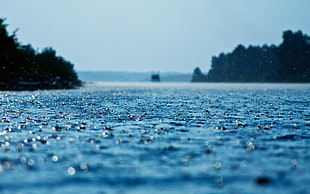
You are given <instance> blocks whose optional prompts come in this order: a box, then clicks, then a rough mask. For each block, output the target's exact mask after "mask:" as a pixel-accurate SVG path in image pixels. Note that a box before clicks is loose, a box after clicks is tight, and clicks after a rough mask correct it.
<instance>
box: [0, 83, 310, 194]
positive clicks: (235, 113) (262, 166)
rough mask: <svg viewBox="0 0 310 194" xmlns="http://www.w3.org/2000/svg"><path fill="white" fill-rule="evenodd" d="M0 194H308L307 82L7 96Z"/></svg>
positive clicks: (112, 87)
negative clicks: (276, 193)
mask: <svg viewBox="0 0 310 194" xmlns="http://www.w3.org/2000/svg"><path fill="white" fill-rule="evenodd" d="M0 99H1V101H0V102H1V112H0V114H1V117H0V119H1V122H0V193H275V192H278V193H309V191H310V186H309V185H310V108H309V107H310V85H309V84H289V85H287V84H162V83H135V84H134V83H127V84H126V83H97V84H90V85H86V86H85V87H83V88H81V89H78V90H55V91H35V92H0Z"/></svg>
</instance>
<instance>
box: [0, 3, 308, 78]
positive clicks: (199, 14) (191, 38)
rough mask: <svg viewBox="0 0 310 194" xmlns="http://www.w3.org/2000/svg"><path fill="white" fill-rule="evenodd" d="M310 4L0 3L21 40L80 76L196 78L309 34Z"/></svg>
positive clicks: (11, 26) (1, 10) (0, 14)
mask: <svg viewBox="0 0 310 194" xmlns="http://www.w3.org/2000/svg"><path fill="white" fill-rule="evenodd" d="M309 10H310V0H0V17H5V18H7V20H6V23H7V24H9V25H10V26H9V30H10V32H13V30H14V29H16V28H19V31H18V32H17V37H18V40H19V41H20V42H21V43H23V44H29V43H30V44H32V45H33V47H34V48H38V49H42V48H44V47H47V46H51V47H53V48H54V49H55V50H56V51H57V54H59V55H61V56H63V57H64V58H66V59H67V60H70V61H71V62H72V63H74V64H75V69H76V70H118V71H161V72H165V71H177V72H190V73H191V72H192V71H193V70H194V68H195V67H197V66H200V67H201V68H202V70H203V71H205V72H206V71H207V70H208V69H209V67H210V62H211V57H212V56H214V55H218V54H219V53H220V52H230V51H232V50H233V49H234V48H235V47H236V46H237V45H238V44H240V43H241V44H244V45H246V46H248V45H249V44H252V45H262V44H264V43H267V44H279V43H280V42H281V41H282V38H281V36H282V32H283V31H284V30H287V29H292V30H294V31H296V30H302V31H303V32H304V33H306V34H308V35H310V21H309V18H310V11H309Z"/></svg>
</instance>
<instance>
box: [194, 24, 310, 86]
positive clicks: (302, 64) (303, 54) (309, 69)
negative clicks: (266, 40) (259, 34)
mask: <svg viewBox="0 0 310 194" xmlns="http://www.w3.org/2000/svg"><path fill="white" fill-rule="evenodd" d="M282 38H283V41H282V43H281V44H280V45H279V46H274V45H272V46H267V45H264V46H262V47H260V46H249V47H248V48H246V47H244V46H243V45H238V46H237V47H236V48H235V49H234V50H233V52H231V53H227V54H224V53H221V54H220V55H219V56H214V57H213V58H212V62H211V69H210V71H209V72H208V74H207V75H205V74H203V73H202V72H201V70H200V69H199V68H198V67H197V68H196V69H195V70H194V73H193V76H192V82H310V37H309V36H307V35H304V34H303V33H302V32H301V31H298V32H292V31H291V30H288V31H285V32H283V36H282Z"/></svg>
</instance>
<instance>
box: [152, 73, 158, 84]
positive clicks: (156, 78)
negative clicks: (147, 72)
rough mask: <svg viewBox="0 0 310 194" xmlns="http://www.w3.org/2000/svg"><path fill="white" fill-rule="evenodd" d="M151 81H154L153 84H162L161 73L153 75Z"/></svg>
mask: <svg viewBox="0 0 310 194" xmlns="http://www.w3.org/2000/svg"><path fill="white" fill-rule="evenodd" d="M151 81H152V82H160V76H159V73H152V76H151Z"/></svg>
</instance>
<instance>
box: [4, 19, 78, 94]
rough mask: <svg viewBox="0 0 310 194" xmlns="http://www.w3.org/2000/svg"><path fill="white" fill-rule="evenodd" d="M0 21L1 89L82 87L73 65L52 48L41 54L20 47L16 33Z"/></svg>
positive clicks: (22, 46) (31, 48)
mask: <svg viewBox="0 0 310 194" xmlns="http://www.w3.org/2000/svg"><path fill="white" fill-rule="evenodd" d="M4 22H5V19H1V18H0V90H36V89H71V88H75V87H78V86H80V85H81V81H80V80H79V79H78V76H77V73H76V72H75V71H74V68H73V64H71V63H70V62H69V61H66V60H65V59H64V58H63V57H60V56H56V51H55V50H54V49H53V48H45V49H43V50H42V52H38V51H36V50H34V49H33V47H32V46H31V45H21V44H20V43H19V42H18V40H17V37H16V31H15V32H14V33H13V34H12V35H10V34H9V33H8V31H7V29H6V28H7V24H5V23H4Z"/></svg>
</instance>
